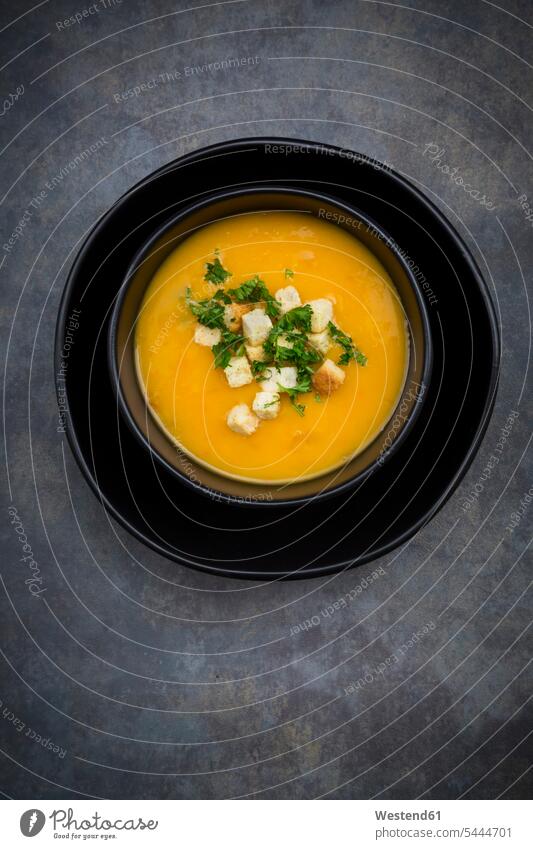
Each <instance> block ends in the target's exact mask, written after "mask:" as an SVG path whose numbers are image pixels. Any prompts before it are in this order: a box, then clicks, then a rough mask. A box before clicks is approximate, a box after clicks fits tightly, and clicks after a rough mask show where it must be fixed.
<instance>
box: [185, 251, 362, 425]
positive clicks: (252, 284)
mask: <svg viewBox="0 0 533 849" xmlns="http://www.w3.org/2000/svg"><path fill="white" fill-rule="evenodd" d="M218 254H219V251H218V248H217V249H216V250H215V257H214V260H213V262H208V263H206V273H205V275H204V279H205V280H206V281H208V282H209V283H213V284H215V285H216V286H217V289H216V291H215V292H214V293H213V295H212V296H211V297H210V298H204V299H203V300H195V299H193V298H192V296H191V290H190V289H187V293H186V303H187V306H188V307H189V309H190V310H191V312H192V314H193V315H194V317H195V318H196V319H197V321H198V322H199V323H200V324H203V325H204V326H205V327H210V328H212V329H217V330H219V331H220V341H219V342H218V343H217V344H216V345H213V346H212V348H211V350H212V352H213V355H214V357H215V367H216V368H222V369H224V368H226V367H227V366H228V365H229V362H230V359H231V358H232V357H242V356H244V354H245V342H246V340H245V338H244V336H242V335H241V334H239V333H234V332H233V331H232V330H229V329H228V327H227V326H226V322H225V317H226V316H225V309H226V307H227V306H229V305H230V304H258V305H259V304H260V305H261V307H262V308H263V309H264V311H265V313H266V314H267V315H268V316H269V318H270V319H271V321H272V322H273V327H272V330H271V331H270V333H269V335H268V338H267V339H266V341H265V342H264V344H263V351H264V360H253V361H252V362H251V363H250V367H251V370H252V374H253V376H254V377H255V379H256V380H257V381H259V382H260V381H261V380H264V379H265V377H266V376H267V374H268V370H269V369H271V368H273V367H274V368H283V366H293V367H294V368H295V369H296V374H297V382H296V385H295V386H294V387H291V388H287V387H285V386H282V385H281V384H278V391H279V392H280V393H284V394H286V395H288V397H289V400H290V402H291V405H292V406H293V407H294V409H295V410H296V412H297V413H298V415H300V416H303V415H304V412H305V405H304V404H302V403H301V402H300V397H301V396H302V395H306V394H308V393H310V392H312V391H313V382H312V379H313V374H314V371H315V367H316V366H317V365H318V364H319V363H321V362H322V361H323V359H324V357H323V356H322V354H321V353H320V352H319V351H318V350H317V349H316V348H315V347H314V346H313V345H312V344H311V342H310V341H309V334H310V333H311V319H312V315H313V312H312V308H311V307H310V306H309V304H305V305H303V306H299V307H295V308H294V309H292V310H289V311H288V312H287V313H285V315H281V305H280V304H279V303H278V301H276V299H275V298H274V296H273V295H272V294H271V293H270V291H269V289H268V287H267V285H266V283H265V282H264V280H262V279H261V278H260V277H259V275H258V274H255V275H254V276H253V277H251V278H250V279H249V280H245V281H244V282H243V283H241V284H240V286H237V287H235V288H233V289H229V288H225V284H226V282H227V280H228V278H230V277H231V276H232V275H231V272H230V271H228V270H227V269H226V268H224V266H223V265H222V263H221V262H220V259H219V257H218ZM284 274H285V277H286V278H292V277H294V271H292V270H291V269H290V268H286V269H285V271H284ZM328 333H329V336H330V339H331V341H332V342H334V343H336V344H337V345H339V346H340V348H341V349H342V354H341V356H340V358H339V360H338V363H339V365H342V366H347V365H348V364H349V363H350V362H352V361H353V362H355V363H358V364H359V365H361V366H364V365H366V362H367V358H366V357H365V355H364V354H362V353H361V351H360V350H359V349H358V348H357V347H356V345H354V343H353V340H352V338H351V336H348V335H347V334H346V333H344V332H343V331H342V330H340V328H338V327H337V326H336V325H335V324H334V323H333V322H332V321H330V322H329V324H328ZM314 398H315V401H316V402H317V403H321V402H322V398H321V397H320V395H319V394H315V395H314ZM274 403H277V402H276V401H272V402H271V404H274ZM271 404H267V405H266V406H271Z"/></svg>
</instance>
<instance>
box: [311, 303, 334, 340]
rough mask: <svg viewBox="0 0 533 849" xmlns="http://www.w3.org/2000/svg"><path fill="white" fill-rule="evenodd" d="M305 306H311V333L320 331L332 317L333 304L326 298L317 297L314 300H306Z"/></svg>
mask: <svg viewBox="0 0 533 849" xmlns="http://www.w3.org/2000/svg"><path fill="white" fill-rule="evenodd" d="M306 306H309V307H311V310H312V314H311V333H322V331H323V330H325V329H326V327H327V326H328V323H329V322H330V321H331V320H332V318H333V304H332V303H331V301H329V300H328V299H327V298H317V300H316V301H308V302H307V304H306Z"/></svg>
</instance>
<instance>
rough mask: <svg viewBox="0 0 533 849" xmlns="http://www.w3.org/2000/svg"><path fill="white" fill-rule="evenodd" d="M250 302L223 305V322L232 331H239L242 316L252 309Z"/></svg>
mask: <svg viewBox="0 0 533 849" xmlns="http://www.w3.org/2000/svg"><path fill="white" fill-rule="evenodd" d="M252 309H253V307H252V304H226V306H225V307H224V324H225V325H226V327H227V328H228V330H231V331H232V332H233V333H239V332H240V330H241V327H242V317H243V315H245V314H246V313H247V312H250V310H252Z"/></svg>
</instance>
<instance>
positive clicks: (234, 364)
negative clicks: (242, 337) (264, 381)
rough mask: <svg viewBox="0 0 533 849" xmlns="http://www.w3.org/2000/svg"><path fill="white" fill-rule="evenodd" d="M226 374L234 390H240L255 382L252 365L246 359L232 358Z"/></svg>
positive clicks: (225, 370)
mask: <svg viewBox="0 0 533 849" xmlns="http://www.w3.org/2000/svg"><path fill="white" fill-rule="evenodd" d="M224 373H225V375H226V378H227V381H228V383H229V385H230V386H231V388H232V389H238V388H239V387H240V386H245V385H246V384H247V383H251V382H252V380H253V376H252V370H251V369H250V363H249V362H248V360H247V359H246V357H232V358H231V360H230V361H229V364H228V365H227V366H226V368H225V369H224Z"/></svg>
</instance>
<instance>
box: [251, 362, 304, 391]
mask: <svg viewBox="0 0 533 849" xmlns="http://www.w3.org/2000/svg"><path fill="white" fill-rule="evenodd" d="M297 382H298V372H297V371H296V368H295V367H294V366H283V368H269V369H266V370H265V379H264V380H262V381H261V382H260V384H259V385H260V387H261V389H262V390H263V392H277V391H278V387H279V386H283V387H284V388H285V389H294V387H295V386H296V384H297Z"/></svg>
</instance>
